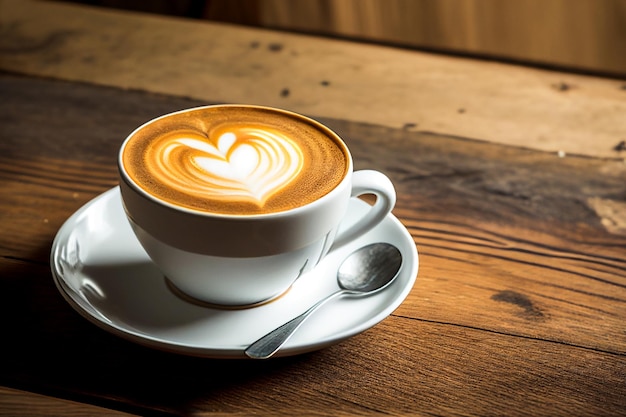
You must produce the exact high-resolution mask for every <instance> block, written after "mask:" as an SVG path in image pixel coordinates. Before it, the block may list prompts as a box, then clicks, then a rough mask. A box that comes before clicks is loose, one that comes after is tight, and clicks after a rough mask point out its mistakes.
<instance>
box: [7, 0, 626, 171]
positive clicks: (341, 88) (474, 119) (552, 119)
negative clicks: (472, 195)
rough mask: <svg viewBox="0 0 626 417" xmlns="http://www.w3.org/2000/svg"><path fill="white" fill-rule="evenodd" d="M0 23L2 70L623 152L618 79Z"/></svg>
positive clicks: (280, 36)
mask: <svg viewBox="0 0 626 417" xmlns="http://www.w3.org/2000/svg"><path fill="white" fill-rule="evenodd" d="M0 27H1V28H2V36H0V69H3V70H5V71H11V72H16V73H20V74H31V75H34V76H42V77H54V78H60V79H65V80H73V81H79V82H88V83H95V84H100V85H107V86H116V87H121V88H124V89H139V90H145V91H150V92H155V93H163V94H171V95H176V96H187V97H191V98H193V99H196V100H198V101H212V102H229V103H237V102H240V103H253V104H266V105H272V106H276V107H281V108H287V109H290V110H294V111H297V112H300V113H306V114H309V115H312V116H316V117H329V118H335V119H341V120H349V121H356V122H364V123H372V124H378V125H383V126H387V127H392V128H396V129H400V128H403V127H409V128H411V129H412V130H417V131H423V132H437V133H439V134H446V135H455V136H461V137H468V138H475V139H479V140H483V141H489V142H494V143H502V144H508V145H513V146H518V147H524V148H531V149H540V150H544V151H547V152H553V153H555V154H556V153H557V152H559V151H562V152H564V153H565V154H578V155H592V156H599V157H606V158H619V159H621V160H623V159H624V157H626V151H624V150H622V151H620V150H619V149H621V148H619V146H618V145H619V144H620V143H621V142H622V141H624V140H626V117H624V114H626V99H625V98H626V89H624V85H626V84H625V81H624V80H615V79H613V80H612V79H602V78H597V77H588V76H581V75H573V74H566V73H559V72H553V71H545V70H537V69H529V68H524V67H519V66H513V65H505V64H501V63H497V62H490V61H476V60H469V59H461V58H452V57H448V56H444V55H437V54H428V53H419V52H415V51H407V50H401V49H394V48H388V47H382V46H374V45H362V44H356V43H352V42H344V41H338V40H330V39H321V38H315V37H309V36H302V35H295V34H289V33H285V32H278V31H268V30H259V29H250V28H243V27H237V26H231V25H224V24H215V23H209V22H193V21H188V20H182V19H172V18H170V19H168V18H164V17H159V16H151V15H141V14H132V13H123V12H119V11H117V12H116V11H109V10H103V9H97V8H87V7H77V6H75V5H67V4H63V3H58V2H33V1H31V0H2V1H0Z"/></svg>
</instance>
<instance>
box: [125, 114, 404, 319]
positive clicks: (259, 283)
mask: <svg viewBox="0 0 626 417" xmlns="http://www.w3.org/2000/svg"><path fill="white" fill-rule="evenodd" d="M257 107H258V106H257ZM265 109H267V108H265ZM190 110H193V109H189V110H183V111H182V112H185V111H190ZM271 110H272V111H276V112H283V113H285V114H289V115H290V116H291V117H294V118H296V119H306V120H307V123H314V124H316V125H318V126H319V128H320V129H322V130H323V131H325V132H327V134H328V135H331V136H333V138H334V139H335V140H338V141H339V143H341V144H342V145H343V146H344V147H345V154H346V155H347V159H348V165H349V166H348V169H347V174H346V175H345V176H344V177H343V179H342V180H341V181H340V182H339V184H338V185H337V186H336V187H335V188H334V189H332V191H331V192H329V193H328V194H326V195H324V196H323V197H321V198H319V199H317V200H315V201H312V202H310V203H308V204H306V205H303V206H300V207H296V208H293V209H290V210H287V211H282V212H275V213H268V214H255V215H232V214H230V215H225V214H216V213H210V212H202V211H198V210H191V209H187V208H184V207H180V206H176V205H172V204H170V203H168V202H166V201H163V200H160V199H158V198H156V197H154V196H153V195H151V194H149V193H148V192H146V191H144V190H143V189H142V188H141V187H140V186H139V185H138V184H136V183H135V182H134V181H133V180H132V179H131V177H130V176H129V175H128V173H127V171H126V169H125V167H124V164H123V161H122V152H123V150H124V147H125V146H126V144H127V143H128V141H129V139H130V138H131V137H132V136H133V134H134V133H135V132H136V131H137V130H139V129H142V128H143V127H144V126H146V125H147V124H149V123H152V122H153V121H150V122H148V123H146V124H144V125H142V126H141V127H139V128H138V129H137V130H136V131H135V132H133V133H131V134H130V135H129V137H128V138H127V139H126V141H125V142H124V143H123V144H122V147H121V149H120V158H119V164H118V165H119V172H120V179H121V181H120V189H121V194H122V201H123V204H124V209H125V211H126V214H127V216H128V219H129V222H130V224H131V226H132V229H133V230H134V232H135V234H136V236H137V238H138V240H139V242H140V243H141V245H142V246H143V248H144V249H145V250H146V252H147V253H148V255H149V256H150V258H151V259H152V261H153V262H154V263H155V265H156V266H157V267H158V268H159V269H160V270H161V271H162V272H163V274H164V275H165V277H166V278H167V280H169V282H170V284H172V285H173V287H175V288H176V289H177V290H178V291H180V292H181V293H182V294H185V295H187V296H189V297H191V298H192V299H195V300H199V301H202V302H206V303H210V304H213V305H218V306H219V305H221V306H225V307H228V306H231V307H234V306H252V305H258V304H260V303H264V302H267V301H270V300H272V299H274V298H276V297H278V296H280V295H281V294H283V293H284V292H286V291H287V290H288V289H289V288H290V286H291V285H292V284H293V283H294V282H295V280H296V279H298V278H299V277H300V276H301V275H302V274H304V273H306V272H307V271H309V270H311V269H313V268H314V267H315V266H316V265H317V264H318V263H319V262H320V261H321V260H322V259H323V258H324V256H326V254H327V253H328V252H329V251H330V250H333V249H335V248H337V247H339V246H342V245H344V244H346V243H348V242H350V241H352V240H354V239H356V238H357V237H359V236H361V235H363V234H364V233H366V232H367V231H369V230H370V229H372V228H373V227H374V226H376V225H377V224H378V223H379V222H380V221H381V220H383V219H384V218H385V216H387V214H389V213H390V211H391V210H392V208H393V207H394V204H395V201H396V194H395V190H394V187H393V184H392V183H391V181H390V180H389V178H388V177H387V176H385V175H384V174H382V173H380V172H378V171H372V170H362V171H356V172H353V162H352V157H351V155H350V153H349V151H348V149H347V147H346V146H345V143H344V142H343V141H341V139H339V138H338V136H337V135H336V134H335V133H334V132H332V131H331V130H330V129H328V128H327V127H325V126H323V125H321V124H320V123H318V122H316V121H313V120H311V119H308V118H306V117H304V116H301V115H298V114H295V113H291V112H286V111H284V110H278V109H271ZM177 113H181V112H177ZM177 113H174V114H177ZM170 116H171V115H165V116H161V117H160V118H164V117H170ZM160 118H157V119H155V120H158V119H160ZM363 194H374V195H375V196H376V201H375V202H374V203H373V205H372V208H371V209H370V210H369V212H368V213H367V214H366V215H365V216H364V217H363V218H361V219H359V220H358V221H357V222H356V224H354V226H352V227H351V228H349V229H347V230H345V231H342V232H341V234H340V235H337V230H338V227H339V225H340V223H341V221H342V219H343V218H344V216H345V215H346V210H347V207H348V202H349V199H350V198H351V197H357V196H359V195H363Z"/></svg>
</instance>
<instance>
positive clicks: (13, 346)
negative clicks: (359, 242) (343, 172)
mask: <svg viewBox="0 0 626 417" xmlns="http://www.w3.org/2000/svg"><path fill="white" fill-rule="evenodd" d="M0 91H1V92H2V95H3V97H4V98H5V99H4V100H2V101H0V138H1V139H2V140H0V156H2V157H1V158H0V224H1V225H2V233H0V317H2V319H1V320H2V326H3V333H4V335H5V338H4V340H7V341H9V342H5V344H4V356H5V357H6V358H10V360H7V361H6V362H5V363H4V364H3V366H2V367H1V368H0V382H1V383H2V385H4V386H6V387H14V388H19V389H20V390H22V391H24V390H26V391H33V392H37V393H40V394H44V395H51V396H55V397H57V396H60V397H62V398H63V399H65V400H74V401H78V402H87V403H93V404H97V405H100V406H104V407H107V408H113V409H117V410H120V411H122V412H128V413H138V414H142V415H146V414H150V415H249V414H259V415H265V414H270V415H294V414H307V415H355V414H356V415H376V414H390V415H406V414H417V415H420V414H421V415H442V414H458V415H460V414H463V415H502V414H507V415H538V414H545V413H549V414H570V415H571V414H585V415H621V414H623V412H624V410H625V409H626V308H625V307H626V257H625V253H626V252H625V250H626V234H624V233H623V231H622V229H620V228H610V227H607V224H608V223H607V222H606V221H604V220H605V219H604V218H603V217H602V216H603V215H605V214H606V213H605V212H604V211H602V210H597V201H604V202H607V201H610V202H613V203H614V206H616V207H619V205H620V204H623V203H624V196H626V181H625V180H626V166H625V165H624V164H623V163H622V162H621V161H616V160H611V159H598V158H587V157H571V156H566V157H564V158H559V157H558V156H557V155H556V154H550V153H545V152H539V151H534V150H527V149H520V148H512V147H506V146H502V145H498V144H490V143H485V142H481V141H475V140H471V139H466V138H462V137H453V136H449V135H443V134H434V133H426V132H415V131H412V130H411V129H392V128H389V127H385V126H376V125H372V124H363V123H354V122H349V121H343V120H339V119H330V118H321V121H322V122H324V123H326V124H328V125H329V126H330V127H332V128H333V129H334V130H336V131H337V132H338V133H339V134H340V135H341V136H342V137H344V138H345V140H346V142H347V143H348V145H349V146H350V148H351V150H352V152H353V155H354V158H355V160H356V165H357V166H356V167H357V169H363V168H373V169H379V170H382V171H384V172H386V173H388V174H389V175H390V177H391V178H392V180H393V181H394V183H395V184H396V187H397V191H398V196H399V198H398V203H397V206H396V209H395V210H394V212H395V214H396V216H397V217H398V218H399V219H400V220H401V221H402V222H403V223H404V224H405V225H406V226H407V228H408V230H409V231H410V232H411V234H412V236H413V237H414V240H415V242H416V244H417V247H418V249H419V251H420V272H419V275H418V279H417V283H416V286H415V288H414V290H413V291H412V292H411V294H410V295H409V297H408V298H407V300H406V301H405V302H404V303H403V304H402V305H401V306H400V308H398V309H397V310H396V312H394V314H393V315H392V316H391V317H389V318H388V319H386V320H385V321H383V322H382V323H381V324H380V325H378V326H376V327H374V328H372V329H370V330H369V331H367V332H365V333H364V334H362V335H359V336H357V337H355V338H353V339H350V340H348V341H346V342H344V343H342V344H340V345H337V346H333V347H331V348H328V349H325V350H323V351H319V352H316V353H312V354H308V355H303V356H298V357H293V358H284V359H279V360H272V361H267V362H256V361H219V360H206V359H198V358H191V357H183V356H178V355H172V354H168V353H163V352H158V351H154V350H150V349H147V348H144V347H141V346H137V345H134V344H132V343H130V342H127V341H124V340H121V339H119V338H117V337H115V336H112V335H110V334H108V333H106V332H104V331H102V330H100V329H98V328H96V327H95V326H93V325H91V324H89V323H88V322H87V321H85V320H84V319H82V318H81V317H80V316H79V315H78V314H76V312H74V311H73V310H72V309H71V307H70V306H69V305H67V304H66V303H65V301H64V300H63V299H62V297H61V296H60V295H59V294H58V291H57V290H56V288H55V286H54V284H53V282H52V279H51V276H50V271H49V266H48V256H49V250H50V245H51V242H52V239H53V238H54V235H55V233H56V230H58V228H59V227H60V226H61V224H62V222H63V221H64V220H65V219H66V218H67V217H69V216H70V215H71V214H72V213H73V212H74V211H75V210H76V209H78V208H79V207H80V206H81V205H82V204H83V203H85V202H86V201H88V200H89V199H91V198H93V197H95V196H96V195H98V194H99V193H100V192H103V191H105V190H107V189H108V188H110V187H112V186H113V185H115V184H116V182H117V174H116V168H115V162H116V152H117V148H118V147H119V145H120V144H121V141H122V140H123V139H124V137H125V136H126V135H127V134H128V133H129V132H130V131H131V130H132V129H134V127H136V126H137V125H139V124H141V123H143V122H145V121H146V120H148V119H149V118H151V117H154V116H156V115H159V114H163V113H166V112H168V111H173V110H178V109H181V108H184V107H191V106H194V105H199V104H201V103H204V102H200V101H195V100H192V99H187V98H179V97H170V96H164V95H156V94H151V93H146V92H140V91H127V90H121V89H116V88H108V87H98V86H93V85H87V84H81V83H72V82H65V81H53V80H47V79H37V78H31V77H21V76H15V75H9V74H0ZM35 97H36V98H37V99H36V100H35V99H34V98H35ZM42 109H49V110H50V112H43V111H42ZM603 213H604V214H603ZM616 218H619V216H618V217H616ZM3 401H6V400H3ZM11 401H13V400H11ZM16 401H19V400H16ZM0 408H2V407H0ZM13 409H14V408H13Z"/></svg>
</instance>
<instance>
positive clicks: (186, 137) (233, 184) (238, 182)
mask: <svg viewBox="0 0 626 417" xmlns="http://www.w3.org/2000/svg"><path fill="white" fill-rule="evenodd" d="M161 139H162V140H161V141H160V142H159V144H158V146H154V147H153V148H152V149H153V152H152V158H154V160H153V162H154V167H155V170H156V171H157V172H153V174H154V175H155V176H156V177H157V178H159V181H161V182H162V183H163V184H166V185H167V186H168V187H171V188H172V189H174V190H178V191H180V192H183V193H185V194H188V195H198V196H207V195H210V196H212V198H214V199H224V200H233V199H235V200H241V201H251V202H254V203H255V204H257V205H259V206H263V204H264V203H265V202H266V201H267V199H269V198H270V197H272V196H273V195H274V194H275V193H276V192H278V191H279V190H281V189H282V188H283V187H284V186H285V185H287V184H289V183H290V182H292V181H293V180H294V179H295V178H296V177H297V176H298V174H299V173H300V171H301V170H302V166H303V155H302V151H301V150H300V148H299V147H298V145H297V144H296V143H295V142H294V141H292V140H291V139H290V138H289V137H287V136H285V135H282V134H280V132H273V131H269V130H264V129H258V128H243V127H242V128H238V129H236V130H234V131H227V132H222V133H220V134H219V136H218V137H217V138H216V139H213V138H207V137H205V136H203V135H201V134H199V133H195V132H184V134H181V133H180V132H179V133H178V134H177V135H168V136H164V137H162V138H161Z"/></svg>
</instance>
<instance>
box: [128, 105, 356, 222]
mask: <svg viewBox="0 0 626 417" xmlns="http://www.w3.org/2000/svg"><path fill="white" fill-rule="evenodd" d="M347 158H348V156H347V150H346V149H345V147H344V145H343V144H342V143H341V142H340V141H339V140H338V138H336V137H335V135H334V134H332V132H330V131H327V130H326V129H325V128H323V127H321V126H318V125H317V124H315V123H313V122H310V121H309V120H308V119H305V118H300V117H298V116H297V115H291V114H288V113H282V112H276V111H272V110H270V109H265V108H257V107H245V106H244V107H237V106H222V107H206V108H200V109H194V110H191V111H187V112H183V113H178V114H173V115H170V116H167V117H164V118H160V119H157V120H155V121H153V122H151V123H149V124H147V125H145V126H144V127H142V128H141V129H139V130H137V131H136V132H135V133H134V134H133V136H132V137H131V139H129V141H128V142H127V144H126V146H125V148H124V151H123V156H122V161H123V164H124V168H125V170H126V172H127V173H128V175H129V176H130V178H131V179H132V180H133V181H134V182H135V183H136V184H137V185H139V187H140V188H142V189H144V190H145V191H146V192H148V193H149V194H152V195H153V196H155V197H157V198H159V199H162V200H164V201H167V202H169V203H170V204H174V205H179V206H182V207H186V208H190V209H194V210H201V211H209V212H215V213H222V214H261V213H269V212H277V211H284V210H289V209H291V208H294V207H298V206H301V205H304V204H307V203H309V202H311V201H314V200H316V199H318V198H320V197H321V196H323V195H325V194H326V193H328V192H330V191H331V190H332V189H333V188H335V187H336V186H337V184H339V182H341V180H342V179H343V178H344V177H345V175H346V173H347V169H348V162H347Z"/></svg>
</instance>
